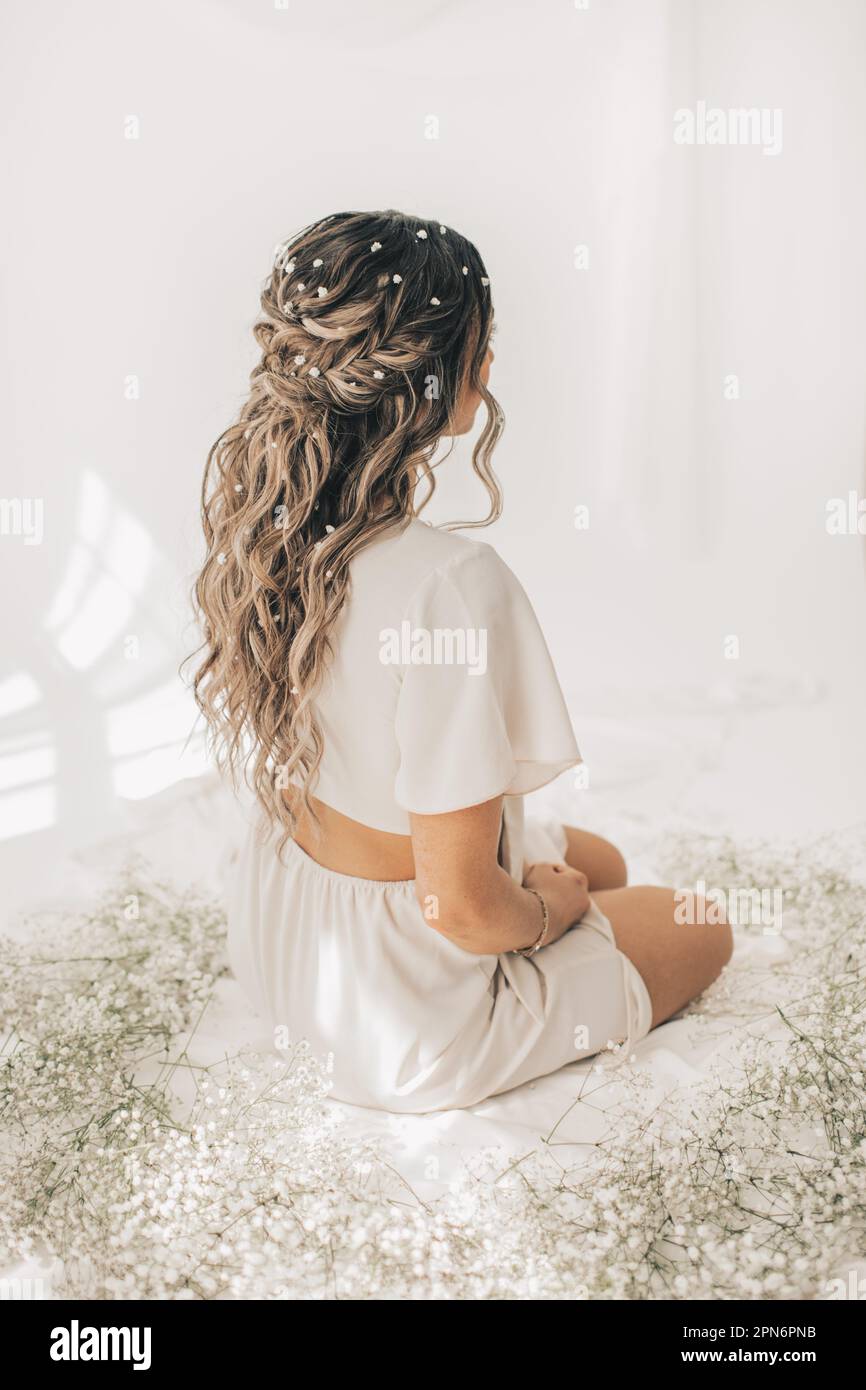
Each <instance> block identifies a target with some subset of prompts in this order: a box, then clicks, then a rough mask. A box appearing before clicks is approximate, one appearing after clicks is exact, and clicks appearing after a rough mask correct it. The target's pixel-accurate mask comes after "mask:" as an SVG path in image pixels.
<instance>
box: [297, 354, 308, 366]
mask: <svg viewBox="0 0 866 1390" xmlns="http://www.w3.org/2000/svg"><path fill="white" fill-rule="evenodd" d="M306 360H307V359H306V357H305V356H304V354H303V353H302V352H299V353H298V354H297V355H296V357H295V366H296V367H302V366H303V365H304V363H305V362H306Z"/></svg>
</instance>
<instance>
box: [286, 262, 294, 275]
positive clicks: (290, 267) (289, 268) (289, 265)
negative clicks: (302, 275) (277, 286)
mask: <svg viewBox="0 0 866 1390" xmlns="http://www.w3.org/2000/svg"><path fill="white" fill-rule="evenodd" d="M294 268H295V263H294V261H286V274H287V275H291V273H292V271H293V270H294Z"/></svg>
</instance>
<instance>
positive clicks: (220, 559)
mask: <svg viewBox="0 0 866 1390" xmlns="http://www.w3.org/2000/svg"><path fill="white" fill-rule="evenodd" d="M225 562H226V557H225V551H224V550H221V551H220V553H219V555H218V556H217V564H218V565H224V564H225Z"/></svg>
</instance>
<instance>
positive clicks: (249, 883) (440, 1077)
mask: <svg viewBox="0 0 866 1390" xmlns="http://www.w3.org/2000/svg"><path fill="white" fill-rule="evenodd" d="M519 829H520V823H519V819H518V821H517V822H516V824H515V822H513V821H512V824H511V836H512V838H511V839H510V842H509V843H510V852H511V854H515V853H516V852H517V844H516V843H515V839H514V835H515V833H519ZM276 838H277V836H276V835H275V833H274V832H270V833H269V832H267V831H265V832H264V833H261V828H260V826H259V825H258V824H257V823H256V821H255V820H253V822H252V823H251V824H250V827H249V830H248V833H247V836H246V839H245V842H244V844H243V847H242V849H241V853H240V862H239V866H238V871H237V877H236V881H235V887H234V893H233V896H232V898H231V900H230V903H229V957H230V960H231V965H232V969H233V970H234V973H235V975H236V976H237V979H238V980H239V982H240V984H241V985H242V987H243V989H244V991H245V993H246V995H247V997H248V998H249V999H250V1001H251V1003H252V1004H253V1006H254V1008H255V1009H256V1010H257V1011H258V1013H259V1015H260V1016H261V1017H262V1018H263V1019H264V1020H265V1021H266V1023H267V1026H268V1028H269V1029H270V1030H276V1029H278V1028H282V1029H284V1030H285V1032H286V1035H287V1036H288V1037H289V1038H291V1039H292V1040H293V1041H297V1040H299V1039H300V1038H305V1039H307V1041H308V1042H309V1043H310V1045H311V1047H312V1048H313V1051H314V1052H315V1053H316V1054H318V1055H320V1056H327V1057H328V1065H329V1068H330V1071H331V1078H332V1092H331V1094H332V1095H333V1097H334V1099H336V1100H341V1101H348V1102H350V1103H352V1104H355V1105H363V1106H370V1107H374V1108H377V1109H383V1110H391V1111H398V1112H404V1113H419V1112H426V1111H433V1110H446V1109H451V1108H460V1107H465V1106H471V1105H476V1104H478V1103H479V1102H481V1101H483V1100H485V1099H487V1098H488V1097H489V1096H493V1095H497V1094H499V1093H500V1092H503V1091H507V1090H510V1089H511V1088H512V1087H514V1086H519V1085H520V1084H521V1083H522V1082H524V1081H530V1080H532V1079H533V1078H535V1077H538V1076H543V1075H545V1074H546V1073H548V1072H552V1071H556V1070H557V1069H558V1068H560V1067H562V1066H565V1065H566V1064H567V1063H569V1062H574V1061H577V1060H578V1059H579V1058H581V1057H586V1056H590V1055H592V1054H593V1053H595V1052H598V1051H600V1050H601V1049H603V1048H605V1047H606V1046H607V1045H608V1043H609V1042H617V1043H623V1042H624V1043H625V1048H624V1052H626V1053H627V1052H628V1051H629V1050H630V1048H631V1046H632V1045H633V1044H634V1043H635V1042H637V1041H638V1040H639V1039H640V1038H643V1037H645V1036H646V1034H647V1033H648V1032H649V1028H650V1022H651V1006H650V1000H649V995H648V993H647V990H646V986H645V985H644V983H643V981H642V979H641V977H640V975H639V974H638V972H637V970H636V969H635V968H634V966H633V965H632V964H631V962H630V961H629V960H628V959H627V958H626V957H625V956H624V955H622V953H621V952H619V951H618V950H617V949H616V946H615V942H614V938H613V932H612V930H611V926H610V923H609V922H608V920H607V918H606V917H605V916H604V915H603V914H602V913H601V911H600V910H599V909H598V907H597V906H596V905H595V904H594V903H593V904H592V906H591V908H590V911H589V912H588V913H587V914H586V916H585V917H584V918H583V920H582V921H581V922H580V924H579V925H578V926H576V927H572V928H571V930H570V931H568V932H566V934H565V936H563V937H562V938H560V940H559V941H556V942H554V944H553V945H551V946H548V947H545V948H544V949H543V950H542V951H539V952H538V953H537V954H536V955H535V956H532V957H524V956H517V955H512V954H510V953H509V954H506V955H501V956H496V955H481V956H479V955H473V954H471V953H469V952H467V951H464V950H463V949H462V948H461V947H459V946H456V945H455V944H454V943H453V942H451V941H449V940H448V939H447V938H446V937H444V936H443V935H442V934H441V933H440V932H438V931H437V930H436V929H435V928H434V927H433V926H431V924H430V923H429V922H427V921H426V920H425V918H424V916H423V915H422V913H421V910H420V908H419V906H418V902H417V900H416V898H415V891H414V884H413V883H412V882H411V881H408V880H404V881H401V882H394V883H379V882H375V881H373V880H370V879H362V878H353V877H350V876H349V875H347V874H339V873H335V872H334V871H333V870H331V869H326V868H323V867H322V866H321V865H319V864H317V863H316V862H315V860H313V859H311V858H310V856H309V855H307V854H306V853H305V852H304V851H303V850H302V849H300V848H299V847H298V846H297V845H295V844H294V843H293V842H291V841H290V842H289V844H288V845H287V846H286V848H285V850H284V862H281V860H280V859H279V858H278V857H277V854H276V848H275V846H276ZM526 843H527V844H528V845H529V847H530V848H531V849H532V851H533V857H535V858H542V859H546V860H559V859H561V857H562V852H563V849H564V836H563V832H562V830H561V828H560V827H555V828H551V827H549V826H548V827H545V826H540V825H533V824H532V823H531V822H530V823H529V825H528V826H527V837H526ZM512 872H514V873H515V876H516V877H519V876H520V871H519V870H515V868H514V867H512Z"/></svg>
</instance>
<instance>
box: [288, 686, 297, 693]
mask: <svg viewBox="0 0 866 1390" xmlns="http://www.w3.org/2000/svg"><path fill="white" fill-rule="evenodd" d="M289 693H290V694H291V695H297V693H298V687H297V686H296V685H293V686H292V688H291V691H290V692H289Z"/></svg>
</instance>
